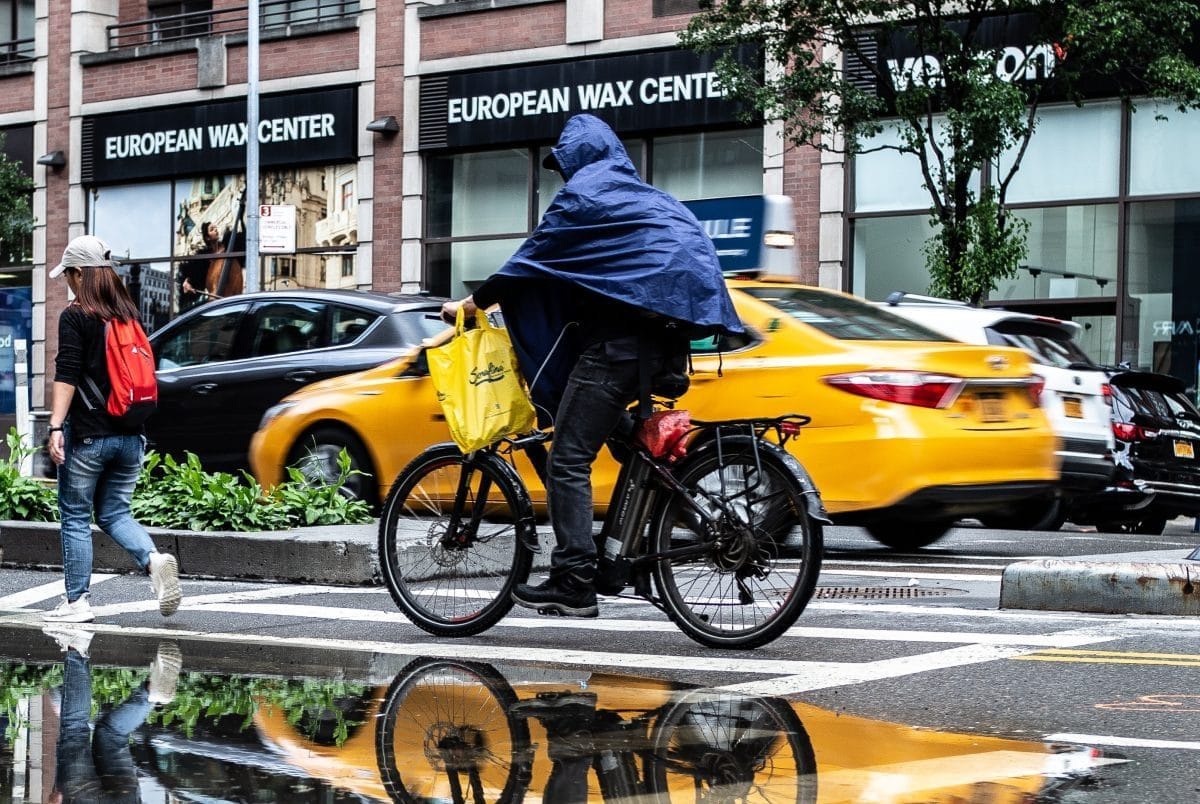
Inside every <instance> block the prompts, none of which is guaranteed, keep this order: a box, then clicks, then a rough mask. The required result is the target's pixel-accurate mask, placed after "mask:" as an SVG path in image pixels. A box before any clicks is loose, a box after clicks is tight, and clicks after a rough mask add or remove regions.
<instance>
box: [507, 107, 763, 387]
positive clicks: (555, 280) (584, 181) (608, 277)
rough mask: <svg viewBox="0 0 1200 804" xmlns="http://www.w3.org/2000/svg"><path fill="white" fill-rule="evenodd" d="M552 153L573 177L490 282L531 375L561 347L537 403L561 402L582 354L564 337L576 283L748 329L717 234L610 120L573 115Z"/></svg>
mask: <svg viewBox="0 0 1200 804" xmlns="http://www.w3.org/2000/svg"><path fill="white" fill-rule="evenodd" d="M552 154H553V156H554V158H555V160H556V161H557V162H558V165H559V167H560V168H561V171H562V174H563V176H564V177H565V178H566V184H565V185H564V186H563V188H562V189H561V190H559V192H558V194H557V195H556V196H555V197H554V200H553V201H552V202H551V203H550V206H549V208H548V209H547V210H546V213H545V214H544V215H543V216H542V220H541V223H539V224H538V227H537V228H536V229H535V230H534V231H533V233H532V234H531V235H530V236H529V238H528V239H527V240H526V241H525V242H524V243H523V244H522V245H521V247H520V248H519V249H518V250H517V252H516V254H514V255H513V256H512V257H511V258H510V259H509V260H508V262H506V263H505V264H504V266H503V267H501V268H500V270H499V271H497V272H496V274H495V275H493V276H492V277H491V278H490V279H489V280H488V283H487V284H488V285H489V287H490V288H494V290H495V292H496V295H497V297H498V298H499V299H500V304H501V309H502V310H503V312H504V320H505V324H506V326H507V327H508V328H509V331H510V333H511V335H512V339H513V344H514V346H515V347H516V350H517V356H518V358H519V360H520V362H521V370H522V371H523V372H524V373H525V376H526V378H527V379H528V380H529V381H530V382H532V381H533V379H534V377H535V376H536V375H537V374H538V371H539V368H541V367H542V365H543V363H544V362H546V358H547V356H548V355H550V353H551V349H552V348H554V352H553V359H552V360H551V361H549V362H548V363H546V366H545V368H544V369H542V372H541V375H540V377H539V378H538V382H537V384H536V385H534V386H533V387H532V392H533V398H534V402H535V403H537V404H538V405H539V406H541V407H543V408H544V409H548V410H550V411H553V410H554V409H555V407H556V406H557V403H558V399H559V398H560V397H561V394H562V390H563V388H564V387H565V384H566V379H567V375H568V374H569V372H570V369H571V367H572V366H574V364H575V361H576V358H577V357H578V350H579V347H578V344H576V343H574V342H573V341H572V340H571V338H570V336H569V332H568V335H567V336H566V337H563V338H562V339H561V341H559V336H560V334H561V333H562V332H563V331H564V327H566V326H567V324H568V323H569V317H568V316H569V314H570V307H569V305H566V304H564V303H563V299H564V295H565V294H569V292H570V291H571V290H572V289H581V290H585V291H590V292H592V293H598V294H600V295H602V296H606V297H608V298H609V299H613V300H616V301H619V302H624V303H626V304H629V305H632V306H633V307H636V308H639V309H641V310H643V311H645V312H647V313H652V314H656V315H659V316H664V317H666V318H669V319H673V320H675V321H679V322H683V323H685V324H688V325H691V326H690V327H689V329H690V330H691V331H692V332H693V333H695V334H696V335H697V336H699V335H702V334H716V333H729V334H732V333H739V332H742V331H743V328H742V323H741V321H740V320H739V319H738V316H737V313H736V312H734V309H733V302H732V300H731V299H730V297H729V291H728V290H727V288H726V287H725V280H724V277H723V276H722V275H721V267H720V263H719V262H718V260H717V254H716V250H715V249H714V247H713V244H712V240H711V239H710V238H709V237H708V235H707V234H706V233H705V232H704V230H703V229H702V228H701V226H700V223H699V222H698V221H697V220H696V217H695V216H694V215H693V214H692V213H691V212H690V211H689V210H688V209H687V208H686V207H685V206H683V204H681V203H680V202H679V201H678V200H676V199H675V198H674V197H672V196H671V195H669V194H667V193H665V192H663V191H662V190H659V189H657V188H655V187H652V186H650V185H649V184H647V183H646V182H644V181H642V179H641V177H640V176H638V172H637V169H636V168H634V166H633V162H632V161H630V159H629V154H628V153H627V152H626V151H625V146H624V145H622V144H621V140H620V139H619V138H618V137H617V135H616V133H615V132H613V130H612V129H611V128H609V126H608V124H606V123H605V122H604V121H602V120H600V119H599V118H597V117H593V116H592V115H587V114H581V115H576V116H575V117H572V118H571V119H570V120H568V121H567V124H566V126H565V127H564V128H563V131H562V134H561V135H560V136H559V139H558V144H557V145H556V146H555V147H554V148H553V149H552ZM556 341H559V345H558V346H557V347H556V348H555V346H554V345H555V343H556Z"/></svg>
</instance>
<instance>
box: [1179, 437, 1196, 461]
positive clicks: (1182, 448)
mask: <svg viewBox="0 0 1200 804" xmlns="http://www.w3.org/2000/svg"><path fill="white" fill-rule="evenodd" d="M1175 457H1176V458H1195V457H1196V449H1195V447H1193V446H1192V442H1191V441H1176V442H1175Z"/></svg>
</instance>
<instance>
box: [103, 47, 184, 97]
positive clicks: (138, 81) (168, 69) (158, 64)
mask: <svg viewBox="0 0 1200 804" xmlns="http://www.w3.org/2000/svg"><path fill="white" fill-rule="evenodd" d="M195 88H196V53H195V52H194V51H188V52H185V53H172V54H170V55H166V56H155V57H151V58H144V59H137V60H134V61H120V62H114V63H112V64H97V65H93V66H91V67H88V68H86V69H85V70H84V71H83V102H84V103H95V102H97V101H108V100H118V99H120V98H139V97H143V96H146V95H155V94H158V93H162V92H179V91H183V90H188V89H195Z"/></svg>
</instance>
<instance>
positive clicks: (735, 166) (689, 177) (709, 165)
mask: <svg viewBox="0 0 1200 804" xmlns="http://www.w3.org/2000/svg"><path fill="white" fill-rule="evenodd" d="M652 145H653V164H652V166H651V173H652V175H651V176H649V177H648V180H649V181H650V183H651V184H653V185H654V186H655V187H658V188H660V189H662V190H666V191H667V192H668V193H670V194H671V195H673V196H675V197H676V198H678V199H679V200H681V201H693V200H696V199H699V198H722V197H725V196H738V195H760V194H761V193H762V189H763V188H762V184H763V182H762V164H763V153H762V129H760V128H756V129H753V130H741V131H715V132H714V131H706V132H701V133H699V134H684V135H681V136H677V137H659V138H657V139H655V140H653V143H652ZM630 156H632V154H631V155H630ZM635 164H636V162H635Z"/></svg>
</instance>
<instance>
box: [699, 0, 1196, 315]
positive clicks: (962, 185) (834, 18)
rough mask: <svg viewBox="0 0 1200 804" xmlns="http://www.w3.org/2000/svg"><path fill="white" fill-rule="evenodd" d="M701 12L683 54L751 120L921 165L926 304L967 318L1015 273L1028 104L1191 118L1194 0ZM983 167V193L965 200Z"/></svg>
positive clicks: (891, 0)
mask: <svg viewBox="0 0 1200 804" xmlns="http://www.w3.org/2000/svg"><path fill="white" fill-rule="evenodd" d="M701 3H702V7H703V10H702V11H701V12H700V13H699V14H697V15H696V16H695V17H693V19H692V20H691V22H690V24H689V25H688V28H687V29H686V31H684V32H683V34H682V35H681V41H682V43H683V44H684V45H685V46H688V47H691V48H693V49H696V50H701V51H718V52H722V53H723V54H724V55H722V56H721V58H720V59H719V61H718V67H717V70H718V74H719V75H720V77H721V81H722V83H723V84H724V86H725V87H726V90H727V91H728V92H729V94H730V95H732V96H733V97H735V98H739V99H742V100H743V101H745V102H746V105H747V107H748V109H750V110H751V111H750V112H749V113H750V114H753V113H755V112H757V113H761V114H763V115H764V116H765V117H767V118H768V119H772V120H781V121H783V125H784V131H785V136H786V137H787V139H788V140H789V141H791V142H792V143H795V144H798V145H805V144H808V145H813V146H816V147H818V148H821V149H823V150H833V151H841V152H845V153H847V154H851V155H852V154H858V153H865V152H867V151H870V150H877V149H880V148H894V149H895V150H898V151H900V152H903V153H908V154H912V155H913V156H915V157H916V158H917V159H918V160H919V162H920V166H921V172H922V176H923V177H924V185H925V188H926V189H927V190H928V192H929V196H930V201H931V206H930V215H931V220H930V224H931V226H932V227H933V228H934V233H933V235H932V236H931V237H930V239H929V240H928V241H927V242H926V244H925V255H926V262H927V265H928V268H929V273H930V290H931V291H932V292H934V293H937V294H939V295H945V296H949V297H952V298H956V299H961V300H965V301H969V302H971V303H975V304H977V303H978V302H979V301H980V300H981V299H982V298H983V297H984V296H986V295H987V294H988V293H989V292H990V291H992V290H994V289H995V287H996V283H997V281H999V280H1001V279H1005V278H1010V277H1012V276H1014V275H1015V273H1016V270H1017V267H1018V266H1019V265H1020V263H1021V261H1022V260H1023V259H1024V255H1025V236H1026V229H1027V224H1026V222H1025V221H1023V220H1022V219H1020V218H1017V217H1014V215H1013V214H1012V213H1011V212H1010V211H1009V210H1008V209H1007V207H1006V194H1007V191H1008V187H1009V184H1010V183H1011V181H1012V179H1013V176H1014V175H1015V174H1016V172H1017V170H1018V169H1019V168H1020V164H1021V158H1022V157H1023V155H1024V153H1025V148H1026V145H1027V144H1028V142H1029V138H1030V136H1031V135H1032V134H1033V131H1034V129H1035V127H1036V125H1037V118H1038V107H1039V104H1040V103H1042V102H1044V101H1046V100H1047V99H1052V98H1058V97H1061V98H1065V99H1069V100H1072V101H1074V102H1075V103H1076V104H1079V103H1081V102H1082V100H1083V98H1084V96H1085V90H1087V89H1088V88H1089V87H1090V86H1097V85H1100V86H1103V87H1104V88H1105V91H1106V94H1115V95H1117V96H1120V97H1122V98H1127V99H1133V98H1137V97H1156V98H1165V99H1169V100H1170V101H1172V102H1173V103H1174V104H1175V105H1176V107H1177V108H1178V109H1179V110H1180V111H1186V110H1188V109H1192V108H1196V107H1198V106H1200V67H1198V65H1197V63H1196V61H1195V58H1194V55H1192V54H1195V53H1196V50H1195V44H1196V40H1197V32H1198V30H1200V25H1198V20H1200V2H1197V1H1196V0H1069V1H1067V2H1038V1H1037V0H1013V1H1012V2H1005V1H1003V0H955V1H953V2H947V1H944V0H924V1H920V0H918V1H917V2H898V0H701ZM1004 25H1009V26H1017V25H1021V26H1024V28H1025V30H1026V33H1027V37H1026V42H1027V43H1028V45H1029V46H1028V47H1021V48H1017V49H1010V50H1004V49H1003V47H1002V46H1003V45H1004V44H1015V43H1011V42H1004V41H1003V40H1004V38H1005V37H1004V36H1003V35H1001V36H997V35H996V27H997V26H1004ZM1009 38H1011V37H1009ZM1026 42H1023V43H1022V44H1025V43H1026ZM998 43H999V44H998ZM736 45H754V46H756V49H757V52H758V53H759V54H760V58H761V61H760V62H759V63H747V62H745V61H738V60H737V58H736V57H735V56H734V55H732V52H731V48H732V46H736ZM904 52H906V53H907V54H908V55H907V57H904V56H903V55H902V53H904ZM780 65H782V67H780ZM843 67H845V68H846V69H843ZM1097 82H1099V83H1097ZM888 118H891V119H892V120H893V121H894V122H895V123H896V124H897V125H898V129H899V130H898V134H899V136H898V139H897V141H896V142H895V144H892V145H880V144H879V143H880V142H883V141H884V140H883V138H880V139H877V140H872V138H873V137H874V136H875V135H878V134H880V133H881V132H882V131H883V130H884V122H885V120H887V119H888ZM1002 156H1004V157H1005V158H1004V159H1003V160H1002V159H1001V157H1002ZM984 166H987V168H988V170H989V171H990V175H991V181H990V182H988V183H986V184H984V185H983V187H982V189H981V190H978V191H977V190H976V189H975V188H976V187H977V186H978V177H979V171H980V170H981V169H982V168H983V167H984Z"/></svg>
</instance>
